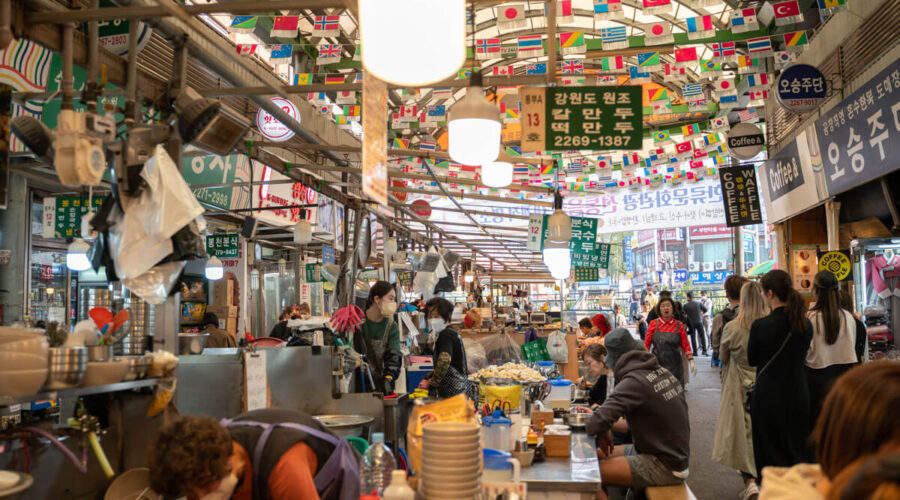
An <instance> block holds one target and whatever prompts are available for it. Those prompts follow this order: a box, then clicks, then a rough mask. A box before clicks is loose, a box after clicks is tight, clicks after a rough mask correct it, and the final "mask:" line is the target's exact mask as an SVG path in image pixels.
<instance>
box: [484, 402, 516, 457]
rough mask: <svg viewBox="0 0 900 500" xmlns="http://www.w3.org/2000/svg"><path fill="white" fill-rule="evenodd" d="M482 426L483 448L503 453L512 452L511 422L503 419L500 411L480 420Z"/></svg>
mask: <svg viewBox="0 0 900 500" xmlns="http://www.w3.org/2000/svg"><path fill="white" fill-rule="evenodd" d="M481 423H482V424H483V425H484V447H485V448H491V449H494V450H500V451H503V452H507V453H508V452H510V451H512V440H511V438H510V432H511V430H512V420H510V419H508V418H506V417H504V416H503V415H502V414H501V412H500V410H495V411H494V414H493V415H491V416H490V417H484V418H483V419H481Z"/></svg>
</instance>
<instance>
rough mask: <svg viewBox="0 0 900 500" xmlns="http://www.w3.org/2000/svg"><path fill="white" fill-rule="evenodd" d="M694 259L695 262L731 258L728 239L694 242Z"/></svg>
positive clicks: (728, 259)
mask: <svg viewBox="0 0 900 500" xmlns="http://www.w3.org/2000/svg"><path fill="white" fill-rule="evenodd" d="M694 260H696V261H697V262H715V261H719V260H724V261H726V262H730V261H731V260H733V257H732V255H731V242H730V241H714V242H709V243H695V244H694Z"/></svg>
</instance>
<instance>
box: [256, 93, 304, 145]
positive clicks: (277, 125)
mask: <svg viewBox="0 0 900 500" xmlns="http://www.w3.org/2000/svg"><path fill="white" fill-rule="evenodd" d="M272 103H273V104H275V105H276V106H278V107H279V108H281V110H282V111H284V112H285V113H286V114H287V115H288V116H290V117H291V118H293V119H294V120H295V121H296V122H298V123H299V122H300V112H299V111H297V106H294V103H292V102H291V101H289V100H288V99H285V98H284V97H273V98H272ZM256 128H258V129H259V133H260V134H262V135H263V137H265V138H266V139H269V140H270V141H275V142H284V141H286V140H288V139H290V138H291V137H294V131H293V130H291V129H289V128H288V127H287V125H285V124H283V123H281V122H280V121H278V120H277V119H276V118H275V117H274V116H272V115H270V114H269V112H268V111H266V110H264V109H263V108H259V111H257V112H256Z"/></svg>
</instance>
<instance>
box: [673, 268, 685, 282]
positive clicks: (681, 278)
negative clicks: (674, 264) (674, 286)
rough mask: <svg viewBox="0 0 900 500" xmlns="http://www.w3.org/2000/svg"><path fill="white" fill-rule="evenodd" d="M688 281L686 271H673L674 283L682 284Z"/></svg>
mask: <svg viewBox="0 0 900 500" xmlns="http://www.w3.org/2000/svg"><path fill="white" fill-rule="evenodd" d="M687 279H688V272H687V270H686V269H676V270H675V282H676V283H684V282H685V281H687Z"/></svg>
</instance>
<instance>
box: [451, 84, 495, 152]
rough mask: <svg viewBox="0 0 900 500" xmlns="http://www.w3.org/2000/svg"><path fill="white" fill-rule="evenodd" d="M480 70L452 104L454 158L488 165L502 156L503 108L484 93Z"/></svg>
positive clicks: (452, 150) (452, 149) (452, 146)
mask: <svg viewBox="0 0 900 500" xmlns="http://www.w3.org/2000/svg"><path fill="white" fill-rule="evenodd" d="M482 81H483V80H482V76H481V73H480V72H477V71H473V72H472V80H471V83H470V84H469V88H468V89H467V90H466V95H465V97H463V98H462V100H460V101H459V102H457V103H456V104H454V105H453V107H452V108H450V116H449V118H450V121H449V123H448V125H447V131H448V133H449V134H450V137H449V139H448V149H449V152H450V158H453V161H455V162H458V163H462V164H463V165H486V164H489V163H491V162H493V161H494V160H496V159H497V157H498V156H500V130H501V125H500V109H499V108H498V107H497V105H496V104H494V103H492V102H490V101H488V100H487V98H485V96H484V89H483V88H482V85H483V83H482Z"/></svg>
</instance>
